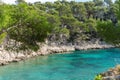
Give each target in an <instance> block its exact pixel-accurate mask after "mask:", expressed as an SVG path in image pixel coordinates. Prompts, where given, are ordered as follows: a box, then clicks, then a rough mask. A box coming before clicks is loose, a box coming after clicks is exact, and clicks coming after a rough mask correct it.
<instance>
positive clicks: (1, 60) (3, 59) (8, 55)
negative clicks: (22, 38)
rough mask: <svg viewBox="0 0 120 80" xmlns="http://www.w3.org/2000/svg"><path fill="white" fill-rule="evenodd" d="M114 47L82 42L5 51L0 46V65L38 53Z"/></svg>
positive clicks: (37, 54) (45, 53)
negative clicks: (33, 49)
mask: <svg viewBox="0 0 120 80" xmlns="http://www.w3.org/2000/svg"><path fill="white" fill-rule="evenodd" d="M111 47H114V46H112V45H108V44H103V43H87V42H86V43H83V44H82V45H71V46H68V45H47V44H42V45H41V48H40V49H39V50H38V51H37V52H34V51H21V52H18V53H16V52H14V51H6V50H5V49H4V48H0V65H6V64H9V63H11V62H18V61H21V60H25V59H28V58H31V57H34V56H39V55H47V54H53V53H64V52H70V51H75V50H88V49H103V48H111Z"/></svg>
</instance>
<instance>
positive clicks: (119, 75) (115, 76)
mask: <svg viewBox="0 0 120 80" xmlns="http://www.w3.org/2000/svg"><path fill="white" fill-rule="evenodd" d="M100 75H101V76H102V80H120V65H117V66H116V67H115V68H111V69H109V70H108V71H106V72H104V73H101V74H100Z"/></svg>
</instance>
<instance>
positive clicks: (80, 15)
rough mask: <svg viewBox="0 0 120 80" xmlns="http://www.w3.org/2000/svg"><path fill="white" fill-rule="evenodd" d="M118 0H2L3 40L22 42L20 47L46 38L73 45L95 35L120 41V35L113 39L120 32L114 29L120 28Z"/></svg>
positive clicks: (0, 39)
mask: <svg viewBox="0 0 120 80" xmlns="http://www.w3.org/2000/svg"><path fill="white" fill-rule="evenodd" d="M118 3H119V1H118V0H116V1H115V2H114V3H113V2H112V0H93V1H89V2H75V1H66V0H61V1H60V0H58V1H55V2H54V3H52V2H45V3H41V2H35V3H27V2H25V0H17V1H16V4H5V3H3V2H2V1H1V2H0V16H1V17H0V42H1V43H5V44H7V43H8V44H9V41H10V40H13V41H15V43H18V42H19V43H20V44H19V46H18V48H19V49H21V50H23V49H33V50H37V49H38V48H39V46H38V43H39V42H45V40H48V42H54V43H57V44H66V43H71V44H72V45H76V44H79V43H80V42H81V41H91V40H96V39H100V40H101V41H104V40H105V41H108V42H111V41H112V42H113V41H114V40H116V41H114V43H119V38H120V37H119V35H118V36H117V37H115V38H112V40H111V36H113V35H116V34H119V33H118V32H117V31H116V30H115V31H116V32H113V31H114V29H117V30H118V31H119V29H118V28H116V27H117V26H119V24H118V23H119V21H118V18H117V14H116V13H117V11H119V10H118V9H119V4H118ZM108 23H109V24H108ZM104 26H108V27H104ZM111 26H112V27H111ZM113 28H114V29H113ZM105 34H107V37H106V36H105ZM109 38H110V39H109ZM110 40H111V41H110ZM15 43H14V44H13V45H15Z"/></svg>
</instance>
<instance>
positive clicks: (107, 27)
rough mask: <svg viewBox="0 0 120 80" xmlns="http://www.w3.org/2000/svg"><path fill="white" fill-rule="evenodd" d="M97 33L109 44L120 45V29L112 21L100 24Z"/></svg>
mask: <svg viewBox="0 0 120 80" xmlns="http://www.w3.org/2000/svg"><path fill="white" fill-rule="evenodd" d="M97 26H98V27H97V31H98V33H99V34H100V36H101V37H102V38H103V39H104V40H105V41H107V42H109V43H113V44H115V45H119V43H120V27H119V26H115V25H114V24H113V23H112V22H111V21H107V22H98V25H97Z"/></svg>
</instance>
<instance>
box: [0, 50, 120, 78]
mask: <svg viewBox="0 0 120 80" xmlns="http://www.w3.org/2000/svg"><path fill="white" fill-rule="evenodd" d="M117 63H120V49H118V48H111V49H99V50H86V51H83V50H81V51H75V52H71V53H67V54H52V55H46V56H38V57H35V58H31V59H28V60H26V61H21V62H18V63H11V64H9V65H6V66H1V67H0V80H94V77H95V75H96V74H99V73H101V72H104V71H106V70H108V68H110V67H114V66H115V65H116V64H117Z"/></svg>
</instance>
